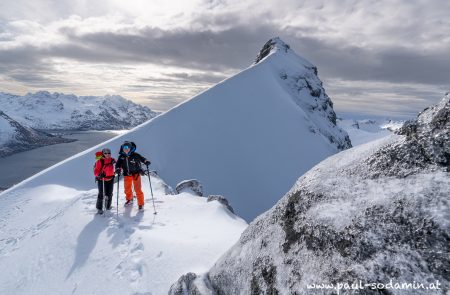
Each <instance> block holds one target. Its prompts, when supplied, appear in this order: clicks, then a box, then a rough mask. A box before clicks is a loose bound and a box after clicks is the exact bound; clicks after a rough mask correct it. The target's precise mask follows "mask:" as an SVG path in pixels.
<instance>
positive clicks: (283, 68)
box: [255, 37, 352, 150]
mask: <svg viewBox="0 0 450 295" xmlns="http://www.w3.org/2000/svg"><path fill="white" fill-rule="evenodd" d="M269 56H270V59H268V57H269ZM258 63H268V64H269V66H270V67H272V70H273V71H274V72H275V73H277V75H278V77H277V78H278V80H279V84H280V86H281V87H282V88H284V89H285V91H287V92H288V93H289V94H290V95H291V98H292V100H293V102H294V103H295V104H296V105H297V106H298V107H299V108H300V109H301V111H302V113H303V116H305V119H306V123H307V127H308V128H309V130H310V131H311V132H313V133H318V134H320V135H321V136H323V137H324V138H326V139H327V140H328V141H329V142H330V143H331V144H333V145H335V146H336V147H337V148H338V149H339V150H343V149H347V148H350V147H351V146H352V145H351V142H350V139H349V137H348V135H347V134H346V133H345V131H343V130H342V129H340V128H339V127H338V126H337V125H336V123H337V122H336V113H335V112H334V110H333V102H332V101H331V99H330V97H329V96H328V95H327V93H326V92H325V89H324V88H323V83H322V81H321V80H320V79H319V77H318V71H317V67H316V66H314V65H313V64H312V63H310V62H309V61H308V60H306V59H305V58H303V57H301V56H299V55H298V54H296V53H295V52H294V51H293V50H292V49H290V46H289V45H288V44H286V43H284V42H283V41H282V40H281V39H280V38H278V37H276V38H272V39H270V40H269V41H267V43H266V44H265V45H264V46H263V48H262V49H261V51H260V53H259V54H258V56H257V58H256V62H255V65H256V64H258Z"/></svg>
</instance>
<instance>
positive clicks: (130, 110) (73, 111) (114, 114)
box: [0, 91, 157, 130]
mask: <svg viewBox="0 0 450 295" xmlns="http://www.w3.org/2000/svg"><path fill="white" fill-rule="evenodd" d="M0 105H2V111H3V112H5V113H6V114H7V115H8V116H10V117H11V118H12V119H14V120H16V121H17V122H19V123H21V124H23V125H26V126H30V127H32V128H35V129H41V130H46V129H47V130H48V129H50V130H54V129H64V130H108V129H109V130H111V129H130V128H132V127H135V126H137V125H139V124H141V123H143V122H145V121H148V120H150V119H151V118H153V117H155V116H156V115H157V113H155V112H153V111H151V110H150V109H149V108H147V107H145V106H141V105H138V104H135V103H133V102H131V101H130V100H126V99H124V98H123V97H121V96H118V95H106V96H76V95H73V94H67V95H66V94H63V93H57V92H55V93H50V92H48V91H39V92H36V93H28V94H26V95H24V96H19V95H13V94H8V93H3V92H2V93H0Z"/></svg>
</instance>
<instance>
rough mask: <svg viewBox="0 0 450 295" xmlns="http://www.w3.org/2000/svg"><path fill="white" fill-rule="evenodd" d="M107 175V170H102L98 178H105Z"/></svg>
mask: <svg viewBox="0 0 450 295" xmlns="http://www.w3.org/2000/svg"><path fill="white" fill-rule="evenodd" d="M105 176H106V174H105V172H104V171H102V172H101V173H100V174H99V175H98V176H97V177H98V178H103V177H105Z"/></svg>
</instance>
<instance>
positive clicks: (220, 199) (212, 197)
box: [207, 195, 234, 214]
mask: <svg viewBox="0 0 450 295" xmlns="http://www.w3.org/2000/svg"><path fill="white" fill-rule="evenodd" d="M212 201H217V202H219V203H220V204H222V205H224V206H225V207H226V208H227V209H228V210H229V211H230V212H231V213H233V214H234V210H233V207H231V205H230V203H229V202H228V200H227V199H226V198H225V197H224V196H220V195H209V196H208V199H207V202H212Z"/></svg>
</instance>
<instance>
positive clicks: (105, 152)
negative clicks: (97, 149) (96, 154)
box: [102, 148, 111, 154]
mask: <svg viewBox="0 0 450 295" xmlns="http://www.w3.org/2000/svg"><path fill="white" fill-rule="evenodd" d="M102 154H111V150H110V149H109V148H104V149H102Z"/></svg>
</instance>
